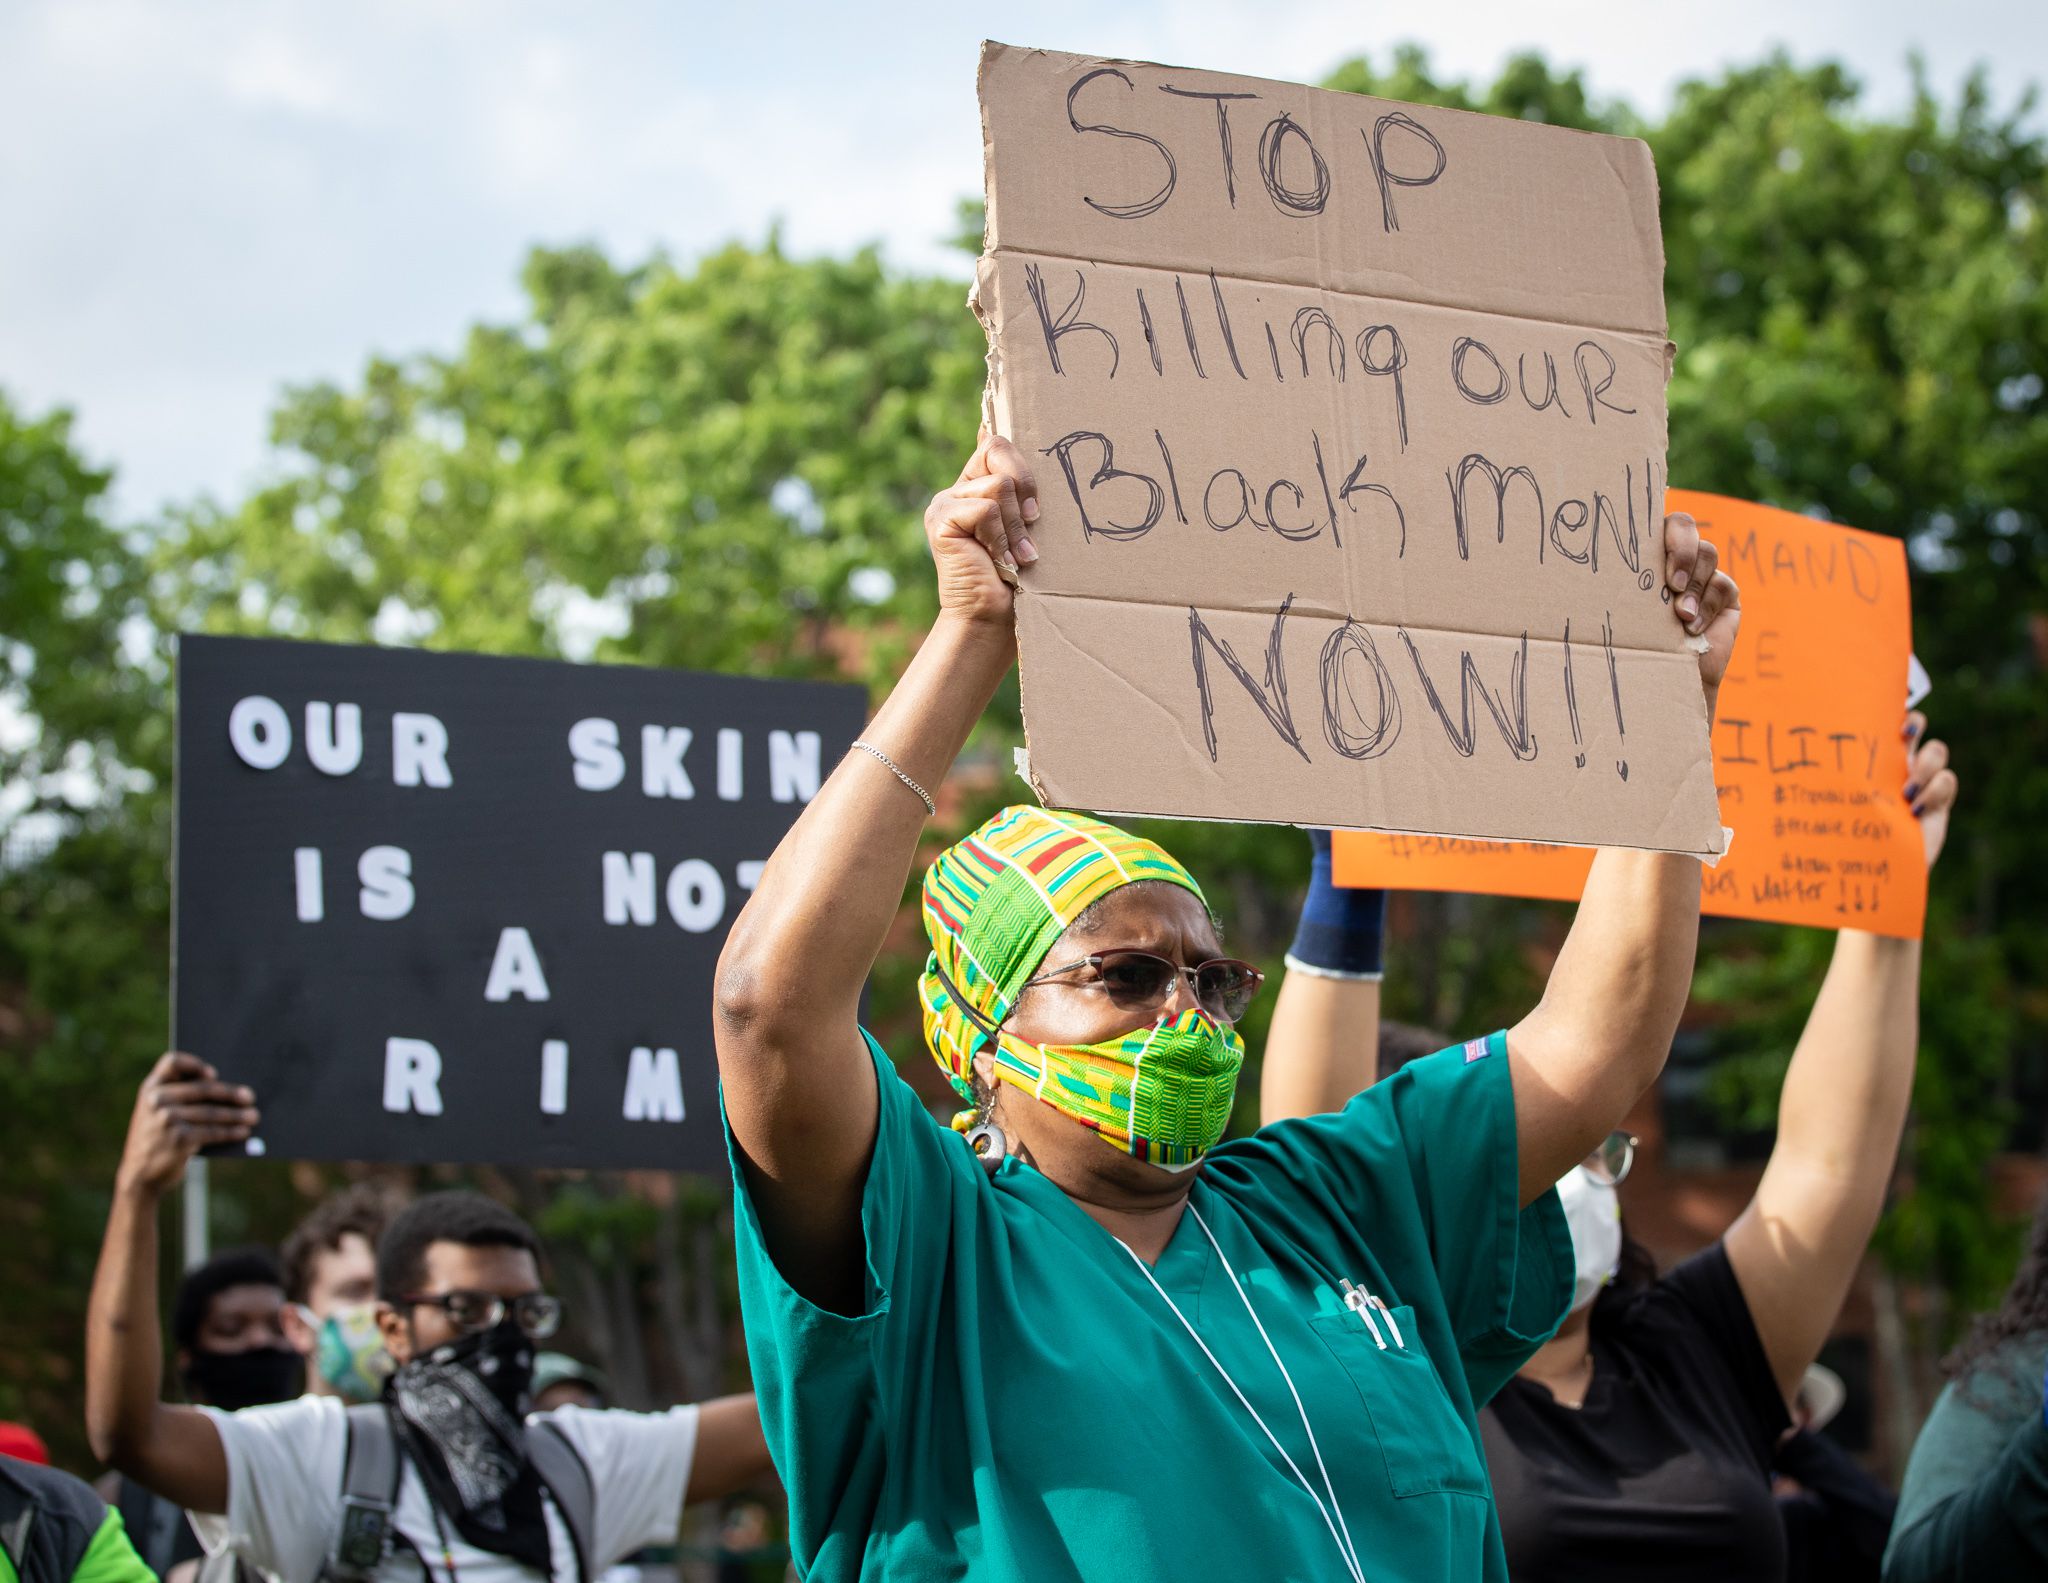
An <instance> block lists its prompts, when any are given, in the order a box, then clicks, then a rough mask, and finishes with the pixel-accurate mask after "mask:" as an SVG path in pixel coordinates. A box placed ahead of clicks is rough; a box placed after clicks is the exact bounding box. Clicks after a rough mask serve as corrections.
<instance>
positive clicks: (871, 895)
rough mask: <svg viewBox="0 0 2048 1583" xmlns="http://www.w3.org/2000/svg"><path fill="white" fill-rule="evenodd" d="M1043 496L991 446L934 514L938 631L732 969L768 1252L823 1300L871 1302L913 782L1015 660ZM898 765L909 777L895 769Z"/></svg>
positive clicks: (841, 1304)
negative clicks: (1019, 581) (861, 1019)
mask: <svg viewBox="0 0 2048 1583" xmlns="http://www.w3.org/2000/svg"><path fill="white" fill-rule="evenodd" d="M1037 516H1038V494H1037V486H1036V485H1035V483H1034V482H1033V481H1032V477H1031V473H1030V470H1029V469H1028V468H1027V467H1026V466H1025V464H1024V459H1023V457H1022V455H1021V454H1020V453H1019V452H1018V451H1017V449H1016V448H1015V447H1014V446H1012V445H1011V444H1010V443H1009V441H1007V440H1004V439H1000V438H990V439H985V440H984V441H983V443H982V444H981V445H980V447H978V448H977V449H976V451H975V453H974V455H973V457H971V458H970V459H969V461H968V463H967V466H966V467H965V468H963V469H962V470H961V473H960V478H959V480H958V482H956V483H955V484H954V485H953V487H952V488H950V489H948V490H945V491H944V492H942V493H941V494H939V495H937V496H935V497H934V498H933V500H932V503H931V506H930V507H929V509H927V511H926V512H925V534H926V537H927V538H928V539H929V540H930V542H931V548H932V555H933V557H934V560H935V561H936V563H937V568H938V580H939V619H938V621H937V622H936V624H934V626H933V627H932V630H931V633H930V635H929V636H928V637H927V638H926V639H925V641H924V645H923V647H921V648H920V649H919V650H918V652H917V657H916V658H915V659H913V660H912V661H911V662H910V666H909V668H908V669H907V670H906V671H905V672H904V674H903V679H902V680H901V681H900V682H898V683H897V685H896V689H895V691H894V692H892V693H891V694H890V695H889V699H888V701H887V702H886V703H885V704H883V705H882V709H881V712H880V713H879V714H877V715H876V716H875V718H874V721H873V722H872V723H871V724H870V725H869V727H868V729H867V734H866V735H865V737H864V738H863V739H862V740H863V741H865V742H867V743H869V744H871V745H872V746H873V748H874V749H875V750H876V753H879V754H881V755H884V756H886V758H887V759H888V761H889V763H884V762H883V761H882V758H879V757H877V756H875V754H871V753H868V752H861V751H856V752H853V753H849V754H848V755H847V757H846V759H845V760H844V761H843V762H842V763H841V764H840V765H839V767H838V769H837V770H835V771H834V772H833V774H832V777H831V778H830V779H829V780H828V781H826V783H825V785H824V786H823V787H822V788H821V789H820V791H819V793H818V795H817V796H816V797H814V798H813V799H812V800H811V804H810V806H809V807H808V808H806V809H805V810H804V813H803V817H802V818H800V819H799V820H798V821H797V822H796V826H795V828H793V829H792V830H791V831H790V833H789V834H788V835H787V836H785V837H784V838H783V841H782V844H781V845H780V846H778V847H777V848H776V849H775V854H774V856H773V857H772V858H771V859H770V860H769V863H768V867H767V869H766V871H765V872H764V873H763V874H762V876H761V883H760V885H759V886H758V887H757V888H756V889H755V891H754V895H753V899H752V900H751V901H749V902H748V903H747V907H746V910H745V911H744V912H742V913H741V914H740V916H739V918H738V920H737V921H736V922H735V923H734V924H733V928H732V934H731V936H730V937H729V938H728V939H727V941H726V945H725V951H724V954H723V955H722V956H721V957H720V958H719V962H718V978H717V988H716V1006H717V1041H718V1068H719V1075H720V1077H721V1079H722V1080H723V1085H724V1091H725V1110H726V1116H727V1119H728V1121H729V1123H730V1125H731V1127H732V1135H733V1138H734V1141H735V1142H737V1143H738V1145H739V1148H740V1151H741V1154H742V1156H743V1168H744V1169H745V1170H746V1172H747V1177H748V1182H749V1185H750V1187H751V1189H752V1192H753V1196H754V1199H755V1203H756V1205H757V1207H758V1209H759V1211H760V1214H761V1219H762V1232H763V1234H764V1236H765V1238H766V1240H767V1244H768V1248H769V1251H770V1252H771V1253H772V1254H773V1255H774V1257H775V1260H776V1263H777V1264H778V1266H779V1267H780V1268H781V1269H782V1270H783V1271H784V1272H785V1273H786V1276H787V1278H788V1279H789V1280H790V1282H791V1284H792V1285H793V1286H794V1287H795V1288H796V1289H797V1290H798V1291H800V1292H801V1293H803V1295H804V1296H805V1297H807V1298H809V1299H810V1300H811V1301H812V1302H815V1303H819V1304H822V1305H824V1306H827V1307H832V1308H838V1309H841V1310H845V1309H848V1308H850V1307H852V1306H853V1305H854V1304H855V1303H857V1301H858V1299H859V1295H860V1291H861V1269H862V1257H863V1250H862V1243H861V1236H860V1198H861V1186H862V1182H863V1179H864V1176H865V1173H866V1170H867V1161H868V1156H869V1154H870V1153H871V1151H872V1149H873V1147H874V1137H875V1118H876V1113H877V1112H876V1106H877V1100H878V1096H877V1093H876V1090H875V1083H874V1075H873V1070H872V1067H871V1065H870V1063H869V1060H868V1056H867V1054H866V1052H865V1050H864V1048H863V1046H862V1044H861V1039H860V1035H859V1031H858V1029H857V1027H856V1024H855V1016H856V1012H857V1008H858V1006H859V1002H860V991H861V985H862V984H863V982H865V980H866V978H867V973H868V969H869V968H870V967H871V966H872V965H873V963H874V960H875V956H876V954H877V953H878V952H879V951H880V950H881V947H882V940H883V936H884V935H885V934H886V933H887V932H888V929H889V925H890V923H891V922H892V921H893V920H894V918H895V916H896V911H897V908H898V907H899V906H900V905H901V903H902V900H903V885H904V880H905V878H906V876H907V875H908V873H909V870H910V864H911V860H912V858H913V857H914V856H915V855H916V852H917V842H918V837H919V835H920V833H921V832H922V831H923V829H924V822H925V819H926V817H927V813H926V809H925V805H924V801H923V799H922V798H921V797H920V796H919V795H918V794H917V793H916V792H915V791H913V790H912V789H911V788H910V787H909V786H908V785H906V784H905V783H904V780H903V779H901V778H899V774H898V772H900V774H901V776H904V777H908V778H909V779H910V780H912V781H915V782H916V783H917V784H918V785H919V786H921V787H924V788H926V789H927V790H930V789H932V788H935V787H937V786H938V785H939V783H940V782H941V781H942V780H944V779H945V776H946V772H947V771H948V770H949V769H951V768H952V765H953V760H954V759H955V757H957V756H958V754H959V752H960V749H961V747H962V746H963V745H964V744H965V743H966V741H967V734H968V732H969V731H971V730H972V729H973V728H974V724H975V722H976V721H977V720H979V719H980V718H981V714H982V711H983V710H984V709H986V708H987V707H988V702H989V699H990V698H991V697H992V696H993V695H994V693H995V689H996V684H997V683H998V682H1000V681H1001V680H1002V677H1003V675H1004V673H1005V672H1006V671H1007V670H1008V669H1009V667H1010V664H1011V661H1012V660H1013V659H1014V658H1015V656H1016V637H1015V631H1014V628H1013V625H1012V600H1013V597H1014V596H1013V594H1012V591H1011V587H1010V584H1009V583H1007V582H1006V581H1005V580H1004V578H1003V576H1002V575H1001V573H1000V572H999V570H998V565H999V563H1000V565H1001V567H1002V568H1003V569H1004V570H1007V571H1009V572H1011V573H1012V574H1014V572H1015V568H1016V562H1017V561H1018V560H1022V561H1023V562H1025V563H1026V564H1028V563H1029V562H1031V561H1032V560H1035V559H1036V558H1037V551H1036V550H1035V549H1034V548H1033V546H1032V544H1031V541H1030V538H1029V535H1028V533H1027V531H1026V530H1027V525H1028V524H1029V523H1031V522H1034V521H1035V520H1036V519H1037ZM889 764H893V765H894V766H895V770H893V771H892V770H891V768H890V767H889Z"/></svg>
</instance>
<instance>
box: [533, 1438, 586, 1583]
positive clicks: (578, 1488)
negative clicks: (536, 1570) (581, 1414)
mask: <svg viewBox="0 0 2048 1583" xmlns="http://www.w3.org/2000/svg"><path fill="white" fill-rule="evenodd" d="M526 1459H527V1461H528V1462H530V1463H532V1464H533V1471H534V1472H536V1473H538V1474H539V1475H540V1481H541V1483H543V1484H545V1485H546V1486H547V1491H548V1494H549V1495H550V1496H552V1497H553V1499H554V1503H555V1510H556V1511H557V1512H558V1513H560V1514H561V1518H562V1526H563V1527H565V1528H567V1529H568V1530H569V1538H570V1541H571V1542H572V1543H573V1544H574V1545H575V1547H576V1571H577V1575H578V1576H579V1577H581V1578H582V1579H583V1580H584V1583H590V1580H591V1579H592V1578H594V1577H595V1576H596V1575H597V1573H596V1569H595V1562H596V1559H597V1557H596V1552H595V1550H594V1548H593V1545H594V1542H595V1540H596V1537H597V1486H596V1484H595V1483H593V1482H592V1480H591V1477H590V1468H589V1465H588V1464H587V1463H585V1462H584V1460H583V1458H582V1457H581V1456H580V1455H578V1454H577V1451H576V1448H575V1447H574V1446H572V1445H571V1444H570V1443H569V1437H568V1436H567V1435H565V1434H563V1433H562V1431H561V1430H560V1429H558V1428H556V1427H555V1426H554V1425H553V1424H551V1423H547V1422H545V1421H543V1422H540V1423H534V1424H528V1425H527V1426H526Z"/></svg>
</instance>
